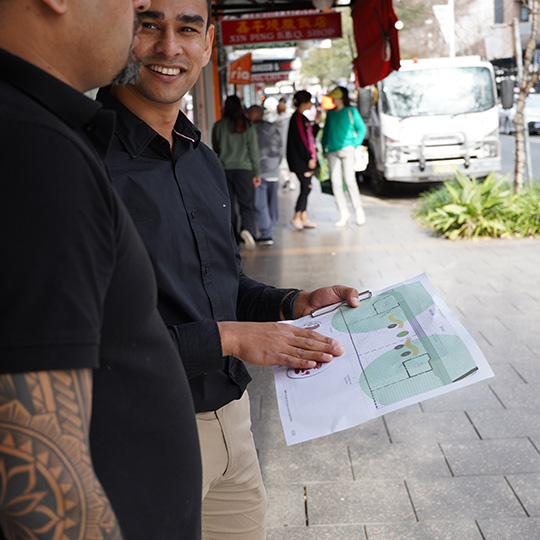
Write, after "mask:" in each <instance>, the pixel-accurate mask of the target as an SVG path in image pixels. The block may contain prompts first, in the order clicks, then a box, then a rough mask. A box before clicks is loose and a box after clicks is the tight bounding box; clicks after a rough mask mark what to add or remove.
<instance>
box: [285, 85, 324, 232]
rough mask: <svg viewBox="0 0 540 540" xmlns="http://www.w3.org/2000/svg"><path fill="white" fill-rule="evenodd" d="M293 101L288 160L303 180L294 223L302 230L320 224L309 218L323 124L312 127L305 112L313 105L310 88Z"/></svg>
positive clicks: (298, 93)
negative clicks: (309, 202) (317, 148)
mask: <svg viewBox="0 0 540 540" xmlns="http://www.w3.org/2000/svg"><path fill="white" fill-rule="evenodd" d="M293 104H294V106H295V108H296V111H295V113H294V114H293V115H292V116H291V120H290V122H289V132H288V135H287V162H288V163H289V169H291V171H292V172H294V174H296V176H297V177H298V181H299V182H300V195H299V196H298V200H297V201H296V206H295V213H294V216H293V218H292V219H291V225H292V226H293V227H294V228H295V229H297V230H299V231H301V230H302V229H313V228H315V226H316V225H315V223H313V221H310V220H309V219H308V217H307V200H308V196H309V193H310V192H311V177H312V176H313V174H314V172H315V167H316V166H317V154H316V151H315V135H317V131H319V126H318V125H315V126H312V125H311V122H310V121H309V120H308V119H307V118H306V117H305V116H304V113H305V112H306V111H309V110H310V109H311V107H312V106H313V104H312V103H311V94H310V93H309V92H308V91H307V90H300V91H299V92H296V94H294V96H293Z"/></svg>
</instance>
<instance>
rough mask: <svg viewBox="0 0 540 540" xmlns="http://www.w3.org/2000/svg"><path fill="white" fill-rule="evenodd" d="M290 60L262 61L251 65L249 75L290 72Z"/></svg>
mask: <svg viewBox="0 0 540 540" xmlns="http://www.w3.org/2000/svg"><path fill="white" fill-rule="evenodd" d="M291 64H292V60H262V61H257V60H255V61H253V62H252V63H251V75H252V76H253V75H255V74H256V73H276V72H278V71H292V67H291Z"/></svg>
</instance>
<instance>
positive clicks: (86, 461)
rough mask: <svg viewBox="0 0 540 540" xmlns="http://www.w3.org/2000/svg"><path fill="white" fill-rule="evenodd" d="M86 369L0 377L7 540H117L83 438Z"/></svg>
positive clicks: (0, 475) (0, 478)
mask: <svg viewBox="0 0 540 540" xmlns="http://www.w3.org/2000/svg"><path fill="white" fill-rule="evenodd" d="M91 402H92V371H91V370H90V369H79V370H70V371H39V372H29V373H21V374H13V375H0V489H1V493H0V524H1V527H2V530H3V532H4V535H5V536H6V538H8V539H9V540H18V539H23V538H24V539H26V538H35V539H36V540H37V539H45V538H62V539H63V540H72V539H73V540H75V539H80V540H83V539H84V540H89V539H93V538H100V539H102V540H121V538H122V535H121V532H120V527H119V525H118V522H117V521H116V517H115V515H114V512H113V510H112V508H111V506H110V503H109V500H108V499H107V496H106V495H105V493H104V491H103V488H102V487H101V485H100V483H99V480H98V479H97V477H96V476H95V473H94V469H93V466H92V461H91V457H90V448H89V441H88V434H89V424H90V416H91Z"/></svg>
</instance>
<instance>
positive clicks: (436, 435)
mask: <svg viewBox="0 0 540 540" xmlns="http://www.w3.org/2000/svg"><path fill="white" fill-rule="evenodd" d="M405 411H406V410H402V411H396V412H395V413H390V414H387V415H385V421H386V424H387V426H388V432H389V433H390V437H391V439H392V442H395V443H397V442H409V443H415V442H416V443H418V442H434V441H435V442H437V441H452V440H477V439H478V438H479V437H478V434H477V433H476V431H475V429H474V427H473V425H472V424H471V422H470V421H469V419H468V418H467V416H466V414H465V412H464V411H450V412H446V411H444V412H408V411H407V412H405Z"/></svg>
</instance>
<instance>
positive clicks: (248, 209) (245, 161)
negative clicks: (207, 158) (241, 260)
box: [212, 95, 261, 249]
mask: <svg viewBox="0 0 540 540" xmlns="http://www.w3.org/2000/svg"><path fill="white" fill-rule="evenodd" d="M212 147H213V149H214V152H215V153H216V154H217V155H218V157H219V160H220V161H221V163H222V164H223V167H224V168H225V174H226V176H227V187H228V189H229V196H230V198H231V205H232V208H231V219H232V224H233V228H234V232H235V234H236V237H237V241H238V243H240V242H243V243H244V246H245V247H246V249H253V248H254V247H255V237H256V213H255V188H256V187H257V186H259V185H260V183H261V175H260V165H259V146H258V144H257V133H256V132H255V129H254V128H253V126H252V124H251V120H250V119H249V118H248V116H247V114H246V111H245V109H244V106H243V105H242V102H241V101H240V98H239V97H238V96H236V95H234V96H229V97H228V98H227V99H226V101H225V108H224V109H223V118H222V119H221V120H218V121H217V122H216V123H215V124H214V128H213V130H212ZM237 206H238V210H239V213H240V218H238V215H237V212H236V207H237Z"/></svg>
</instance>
